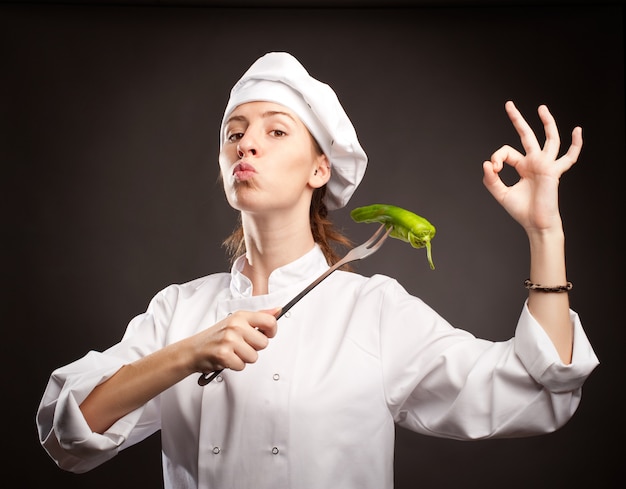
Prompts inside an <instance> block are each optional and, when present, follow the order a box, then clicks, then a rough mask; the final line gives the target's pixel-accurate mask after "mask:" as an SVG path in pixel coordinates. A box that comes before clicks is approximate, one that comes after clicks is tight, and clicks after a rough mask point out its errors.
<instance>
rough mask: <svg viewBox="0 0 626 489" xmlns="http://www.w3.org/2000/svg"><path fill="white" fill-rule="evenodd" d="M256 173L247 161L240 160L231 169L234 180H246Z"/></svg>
mask: <svg viewBox="0 0 626 489" xmlns="http://www.w3.org/2000/svg"><path fill="white" fill-rule="evenodd" d="M255 173H256V169H255V168H254V167H253V166H252V165H251V164H249V163H245V162H243V161H242V162H240V163H238V164H237V166H235V168H234V169H233V176H234V177H235V180H238V181H240V182H241V181H246V180H249V179H251V178H252V177H253V176H254V174H255Z"/></svg>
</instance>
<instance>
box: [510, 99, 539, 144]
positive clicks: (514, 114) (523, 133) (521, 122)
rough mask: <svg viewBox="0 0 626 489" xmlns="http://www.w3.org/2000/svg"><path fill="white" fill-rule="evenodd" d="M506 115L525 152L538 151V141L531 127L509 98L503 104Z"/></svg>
mask: <svg viewBox="0 0 626 489" xmlns="http://www.w3.org/2000/svg"><path fill="white" fill-rule="evenodd" d="M504 108H505V110H506V113H507V115H508V116H509V119H510V120H511V122H512V123H513V127H514V128H515V130H516V131H517V134H518V135H519V137H520V141H521V142H522V146H523V147H524V150H526V152H527V153H529V152H530V151H539V150H540V147H539V141H537V137H536V136H535V133H534V132H533V130H532V128H531V127H530V126H529V125H528V123H527V122H526V119H524V117H522V114H521V112H520V111H519V110H517V107H515V104H514V103H513V102H511V101H510V100H509V101H508V102H507V103H506V104H505V105H504Z"/></svg>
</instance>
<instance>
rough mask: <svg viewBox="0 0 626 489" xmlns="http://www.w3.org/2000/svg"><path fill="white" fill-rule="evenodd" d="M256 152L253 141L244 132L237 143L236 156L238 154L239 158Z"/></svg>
mask: <svg viewBox="0 0 626 489" xmlns="http://www.w3.org/2000/svg"><path fill="white" fill-rule="evenodd" d="M256 154H257V149H256V144H255V143H254V140H253V138H252V136H250V135H248V134H244V135H243V137H242V138H241V139H240V140H239V142H238V143H237V156H239V158H243V157H244V156H246V155H252V156H254V155H256Z"/></svg>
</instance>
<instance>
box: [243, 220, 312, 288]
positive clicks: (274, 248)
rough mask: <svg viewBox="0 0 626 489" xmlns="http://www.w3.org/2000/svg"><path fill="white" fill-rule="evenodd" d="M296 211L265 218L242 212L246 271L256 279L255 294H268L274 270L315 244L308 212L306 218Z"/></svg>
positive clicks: (298, 256)
mask: <svg viewBox="0 0 626 489" xmlns="http://www.w3.org/2000/svg"><path fill="white" fill-rule="evenodd" d="M307 212H308V210H307ZM292 214H293V213H289V215H281V216H271V217H270V218H267V217H265V218H262V219H261V218H259V217H255V216H251V215H248V214H242V225H243V229H244V236H245V241H246V258H247V260H246V262H245V264H244V269H243V274H244V275H245V276H246V277H248V278H249V279H250V281H251V282H252V290H253V295H262V294H267V292H268V279H269V276H270V274H271V273H272V272H273V271H274V270H276V269H277V268H280V267H282V266H284V265H287V264H288V263H291V262H292V261H294V260H296V259H298V258H300V257H301V256H302V255H304V254H306V253H308V252H309V251H310V250H311V248H313V246H314V244H315V241H314V240H313V234H312V233H311V227H310V224H309V217H308V213H307V215H306V216H305V218H303V217H302V216H294V215H292Z"/></svg>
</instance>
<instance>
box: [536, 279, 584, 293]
mask: <svg viewBox="0 0 626 489" xmlns="http://www.w3.org/2000/svg"><path fill="white" fill-rule="evenodd" d="M524 287H526V288H527V289H529V290H537V291H539V292H569V291H570V290H572V287H574V285H573V284H572V282H567V283H566V284H565V285H550V286H546V285H541V284H533V283H532V282H531V281H530V280H529V279H526V280H524Z"/></svg>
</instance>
